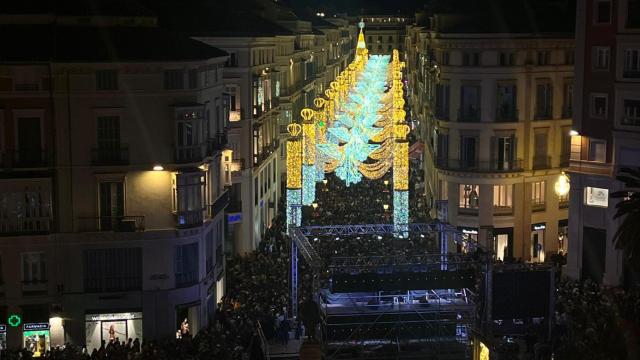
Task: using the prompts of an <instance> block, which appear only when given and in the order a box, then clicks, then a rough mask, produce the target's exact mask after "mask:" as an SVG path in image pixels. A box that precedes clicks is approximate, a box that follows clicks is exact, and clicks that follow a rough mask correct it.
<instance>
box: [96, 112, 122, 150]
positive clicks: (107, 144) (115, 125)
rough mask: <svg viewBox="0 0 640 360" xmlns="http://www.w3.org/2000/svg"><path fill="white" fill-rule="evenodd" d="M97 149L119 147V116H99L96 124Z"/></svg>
mask: <svg viewBox="0 0 640 360" xmlns="http://www.w3.org/2000/svg"><path fill="white" fill-rule="evenodd" d="M96 125H97V126H96V128H97V129H96V130H97V134H96V137H97V142H98V148H99V149H120V117H118V116H99V117H98V119H97V124H96Z"/></svg>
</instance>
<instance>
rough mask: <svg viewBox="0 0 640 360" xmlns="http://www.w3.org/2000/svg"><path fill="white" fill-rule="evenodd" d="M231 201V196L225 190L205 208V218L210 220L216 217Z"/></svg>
mask: <svg viewBox="0 0 640 360" xmlns="http://www.w3.org/2000/svg"><path fill="white" fill-rule="evenodd" d="M230 200H231V196H230V194H229V190H227V189H225V190H224V191H223V192H222V194H220V196H218V198H217V199H216V200H215V201H214V202H213V204H209V205H208V206H207V210H208V211H207V216H208V217H209V218H210V219H211V218H214V217H216V215H218V214H219V213H220V212H221V211H223V210H224V209H225V208H226V207H227V206H228V205H229V201H230Z"/></svg>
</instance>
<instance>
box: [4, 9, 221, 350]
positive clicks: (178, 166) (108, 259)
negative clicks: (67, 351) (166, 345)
mask: <svg viewBox="0 0 640 360" xmlns="http://www.w3.org/2000/svg"><path fill="white" fill-rule="evenodd" d="M128 15H129V16H128V17H105V16H103V17H101V18H100V21H99V22H100V23H101V24H103V25H102V27H100V28H98V27H93V26H91V25H90V24H92V21H93V20H95V19H94V18H91V17H88V18H87V17H77V16H70V15H69V16H67V15H63V14H55V13H51V14H48V15H46V16H41V17H38V19H41V20H42V22H43V23H42V24H30V25H28V26H27V25H2V29H1V30H0V39H1V41H2V44H3V49H4V51H3V52H2V55H0V134H2V138H1V139H0V149H1V150H2V163H1V171H0V177H1V180H0V182H1V183H2V186H0V236H2V241H1V242H0V254H1V256H2V262H1V264H2V269H1V270H2V280H3V282H2V285H1V286H0V294H1V295H0V296H2V304H3V306H2V307H0V318H1V319H7V316H8V314H17V315H19V316H20V317H21V318H22V320H23V322H24V323H31V324H33V323H37V324H40V325H37V326H36V325H33V326H35V327H37V328H38V329H46V330H43V331H47V332H48V334H49V335H50V338H49V341H50V343H51V345H52V346H54V345H63V344H64V343H65V342H71V343H75V344H86V346H87V348H88V349H92V348H94V347H96V348H97V347H99V346H100V341H101V340H102V339H108V330H109V327H110V326H114V328H115V331H116V332H117V333H118V336H119V337H120V339H122V340H125V339H127V338H141V339H153V338H160V337H168V336H172V335H173V334H175V332H176V329H178V327H179V323H180V322H181V321H182V320H183V319H185V318H186V319H188V320H189V322H190V324H191V328H192V329H194V330H195V331H196V332H197V330H198V329H200V328H202V327H204V326H206V324H207V323H208V319H210V317H211V316H212V315H213V312H214V310H215V305H216V303H217V301H218V300H219V299H220V297H221V296H222V294H223V291H224V287H223V281H224V280H223V277H224V257H223V253H224V234H225V222H224V219H225V207H226V206H227V204H228V202H229V201H228V199H229V193H228V191H227V190H226V189H225V187H224V184H225V182H224V178H223V176H222V175H223V173H222V172H221V169H222V165H223V163H222V151H223V150H224V149H225V146H226V136H225V128H226V126H227V117H228V113H227V112H226V111H225V109H226V106H225V95H224V85H223V65H224V62H225V61H226V60H227V59H228V56H227V53H225V52H224V51H222V50H219V49H217V48H214V47H211V46H208V45H205V44H203V43H201V42H198V41H195V40H191V39H189V38H186V37H183V36H181V35H176V34H174V33H171V32H167V31H164V30H161V29H159V28H157V27H156V26H155V25H156V22H157V21H156V19H155V18H154V17H153V16H151V15H149V14H146V13H134V14H128ZM87 19H88V21H87ZM3 21H5V22H10V23H16V22H19V21H20V17H11V16H5V17H3ZM66 24H75V26H67V25H66ZM77 24H84V25H77ZM125 24H126V25H127V26H126V27H125V26H122V25H125ZM25 44H30V45H31V46H28V47H27V46H25ZM79 44H80V45H79ZM132 44H136V45H139V46H131V45H132ZM2 322H4V320H3V321H2ZM22 329H23V328H20V327H15V328H14V327H9V329H8V332H7V336H8V345H9V346H11V347H18V346H23V345H24V343H23V338H22V336H23V332H22ZM29 329H31V327H29ZM24 330H25V331H26V330H27V327H25V328H24ZM24 334H25V335H26V332H25V333H24Z"/></svg>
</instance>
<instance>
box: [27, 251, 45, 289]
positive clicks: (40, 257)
mask: <svg viewBox="0 0 640 360" xmlns="http://www.w3.org/2000/svg"><path fill="white" fill-rule="evenodd" d="M21 255H22V282H23V283H40V282H46V281H47V262H46V258H45V255H44V253H43V252H28V253H22V254H21Z"/></svg>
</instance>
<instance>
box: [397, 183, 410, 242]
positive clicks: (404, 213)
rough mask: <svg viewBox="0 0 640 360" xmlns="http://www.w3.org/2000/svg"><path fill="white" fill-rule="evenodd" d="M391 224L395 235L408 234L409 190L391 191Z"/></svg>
mask: <svg viewBox="0 0 640 360" xmlns="http://www.w3.org/2000/svg"><path fill="white" fill-rule="evenodd" d="M393 225H394V230H395V233H396V236H397V237H401V238H406V237H407V236H409V192H408V191H404V190H394V191H393Z"/></svg>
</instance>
